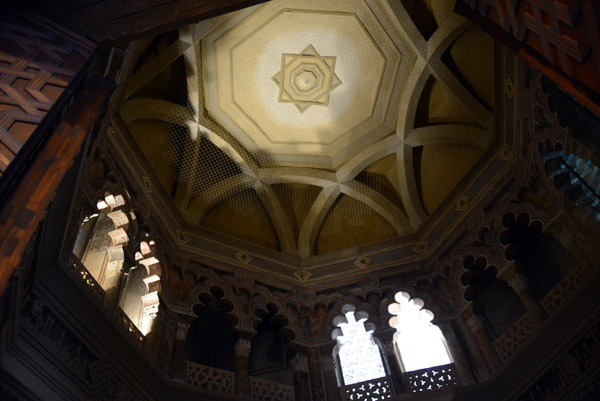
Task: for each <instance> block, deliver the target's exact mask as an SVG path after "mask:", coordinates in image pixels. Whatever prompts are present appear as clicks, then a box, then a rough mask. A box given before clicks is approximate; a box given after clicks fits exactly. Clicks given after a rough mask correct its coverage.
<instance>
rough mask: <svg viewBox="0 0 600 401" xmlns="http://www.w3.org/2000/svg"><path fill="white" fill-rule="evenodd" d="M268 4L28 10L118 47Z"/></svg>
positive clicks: (42, 3)
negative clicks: (149, 36) (58, 10)
mask: <svg viewBox="0 0 600 401" xmlns="http://www.w3.org/2000/svg"><path fill="white" fill-rule="evenodd" d="M265 1H266V0H137V1H123V0H100V1H95V2H89V1H86V2H83V5H82V2H81V1H80V0H62V1H61V2H59V3H61V4H60V6H59V7H60V12H59V13H57V12H56V11H55V10H54V9H53V7H50V6H49V3H51V4H53V5H54V4H56V1H54V0H26V2H27V4H28V6H29V7H30V8H31V9H33V10H36V11H37V12H39V13H42V14H43V15H44V16H46V17H48V18H51V19H53V20H54V21H56V22H58V23H59V24H61V25H63V26H65V27H67V28H70V29H72V30H73V31H75V32H77V33H79V34H82V35H84V36H86V37H88V38H90V39H92V40H94V41H95V42H97V43H99V44H101V45H102V46H115V45H120V44H124V43H127V42H130V41H132V40H135V39H139V38H141V37H144V36H148V35H152V34H156V33H160V32H165V31H167V30H170V29H174V28H179V27H181V26H184V25H188V24H191V23H194V22H198V21H200V20H203V19H207V18H212V17H215V16H217V15H221V14H225V13H229V12H232V11H236V10H239V9H242V8H245V7H249V6H253V5H256V4H259V3H263V2H265Z"/></svg>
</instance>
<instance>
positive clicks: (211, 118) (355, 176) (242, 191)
mask: <svg viewBox="0 0 600 401" xmlns="http://www.w3.org/2000/svg"><path fill="white" fill-rule="evenodd" d="M409 3H410V4H412V3H411V2H406V4H409ZM452 5H453V1H452V0H440V1H435V2H427V7H425V8H418V7H417V8H416V9H413V8H410V7H408V8H407V7H406V6H405V4H404V2H398V1H395V0H394V1H393V0H353V1H333V0H331V1H325V2H323V1H307V0H273V1H270V2H268V3H265V4H262V5H260V6H256V7H252V8H249V9H245V10H241V11H238V12H235V13H232V14H228V15H224V16H220V17H217V18H214V19H210V20H206V21H202V22H199V23H197V24H194V25H190V26H187V27H184V28H181V29H179V30H178V31H173V32H170V33H168V34H164V35H161V36H157V37H155V38H153V39H152V40H148V41H145V42H143V43H141V44H140V56H139V59H138V62H137V67H136V69H135V70H134V71H133V72H132V75H131V77H130V78H129V80H128V83H127V88H126V90H125V94H124V100H123V102H122V104H121V107H120V112H119V117H118V118H117V119H116V120H119V119H121V121H116V126H117V127H118V128H119V131H120V132H122V133H124V134H125V135H126V136H127V135H130V137H131V138H132V139H133V141H134V142H132V143H136V144H137V146H138V147H139V149H138V150H136V151H134V156H133V157H132V158H136V159H145V161H143V162H140V170H143V168H142V167H143V166H151V170H152V171H148V170H146V171H145V173H144V177H145V178H144V179H145V181H144V185H146V186H148V187H149V188H160V190H154V189H152V194H155V195H153V196H156V197H157V198H160V202H159V201H158V199H157V201H156V202H157V204H160V205H162V206H161V208H160V213H164V215H165V216H168V218H169V219H171V220H169V222H168V223H165V225H166V226H168V227H169V228H170V229H172V230H173V231H174V232H175V233H176V235H177V239H178V240H179V241H183V242H185V243H186V246H187V247H189V250H190V251H193V252H196V253H203V254H208V255H217V253H215V252H216V251H215V250H216V249H220V250H221V251H223V252H224V254H226V253H227V252H233V259H235V262H234V263H238V262H240V263H242V264H243V267H247V266H249V265H250V264H252V263H253V262H252V260H258V259H259V258H261V257H264V258H265V259H264V260H268V261H269V263H271V262H272V261H274V260H278V261H282V262H281V265H280V269H281V271H279V273H281V274H295V273H290V272H289V271H288V270H287V269H288V267H289V266H296V267H297V266H303V267H302V268H303V269H305V270H303V271H302V272H300V273H298V275H295V277H298V278H300V279H301V280H304V279H305V277H317V276H318V274H317V271H321V273H319V274H321V275H327V274H333V270H331V269H334V268H333V267H331V266H334V265H335V266H336V267H335V269H338V268H342V267H340V266H342V265H343V266H344V267H343V268H344V269H346V268H347V269H350V270H351V269H352V268H353V267H351V266H346V265H345V264H344V263H345V262H334V261H335V260H342V259H343V258H344V257H347V255H349V254H351V253H352V252H356V250H357V249H368V250H369V251H368V255H370V256H365V257H364V258H363V259H360V261H359V262H357V263H358V264H354V265H352V266H354V268H364V266H366V265H369V264H370V263H372V264H377V263H379V264H385V263H388V264H389V263H392V262H390V260H396V259H394V258H400V257H404V258H413V259H414V258H419V257H422V255H424V254H425V253H427V252H429V250H430V249H433V248H434V247H435V246H437V245H436V244H438V245H439V244H440V243H441V242H443V240H444V235H445V233H446V229H445V227H447V226H448V225H451V224H456V223H455V221H456V220H455V219H457V218H458V217H457V215H458V214H460V213H462V212H463V211H464V210H466V209H468V207H469V205H470V204H473V203H474V202H475V199H474V197H476V196H478V195H477V194H478V193H479V191H480V190H482V189H484V188H486V186H487V185H488V181H489V177H490V176H492V175H493V174H496V173H495V170H494V169H495V168H497V165H496V164H494V163H492V162H491V160H492V157H494V155H497V152H498V151H499V149H500V146H501V144H502V143H503V141H506V139H505V138H504V137H502V136H497V133H496V131H495V130H496V105H495V99H496V94H497V90H498V89H497V88H496V87H495V85H496V84H498V83H500V84H501V82H502V81H501V80H499V79H498V77H496V76H495V71H496V66H497V65H499V63H500V62H499V61H498V60H496V59H495V57H496V56H495V52H494V45H493V41H492V40H491V39H490V38H489V37H487V36H486V35H485V34H483V32H481V31H480V30H479V29H478V28H476V27H474V26H472V25H471V24H470V23H468V22H467V21H466V20H464V19H462V18H461V17H459V16H457V15H455V14H453V13H452ZM499 110H500V112H502V108H499ZM502 135H506V134H505V133H504V132H502ZM488 169H489V171H488ZM140 170H136V171H140ZM492 170H493V171H492ZM484 171H485V174H484V173H482V172H484ZM439 222H443V224H438V223H439ZM235 241H237V242H235ZM233 242H235V245H232V243H233ZM397 249H405V251H406V252H404V251H403V252H404V253H403V252H396V250H397ZM225 250H226V251H225ZM361 252H363V251H361ZM364 252H366V251H364ZM386 252H387V253H388V254H389V259H387V261H386V262H385V263H384V262H383V261H382V260H379V262H376V261H375V260H376V258H375V257H374V256H373V255H375V254H378V253H386ZM246 253H248V255H250V254H251V255H252V256H249V257H245V256H243V255H246ZM219 255H220V254H219ZM239 255H242V256H239ZM265 255H266V256H265ZM402 255H404V256H402ZM230 256H231V255H230ZM211 257H212V256H211ZM361 257H362V256H361ZM336 258H341V259H336ZM230 259H231V258H230ZM324 260H328V261H330V262H327V263H324V262H323V261H324ZM369 260H372V262H371V261H369ZM365 261H366V262H365ZM394 263H395V262H394ZM286 266H287V267H286ZM356 266H358V267H356ZM319 269H320V270H319ZM335 269H334V270H335ZM311 275H312V276H311Z"/></svg>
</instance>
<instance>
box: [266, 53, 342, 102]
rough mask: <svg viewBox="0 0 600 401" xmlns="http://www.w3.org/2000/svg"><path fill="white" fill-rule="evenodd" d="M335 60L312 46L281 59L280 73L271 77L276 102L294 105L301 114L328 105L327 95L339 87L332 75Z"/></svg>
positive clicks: (337, 79)
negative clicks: (277, 90)
mask: <svg viewBox="0 0 600 401" xmlns="http://www.w3.org/2000/svg"><path fill="white" fill-rule="evenodd" d="M335 59H336V58H335V56H325V57H323V56H321V55H320V54H319V53H318V52H317V50H316V49H315V48H314V47H313V45H308V46H307V47H306V48H305V49H304V50H302V51H301V52H300V53H298V54H289V53H284V54H282V55H281V70H280V71H279V72H278V73H277V74H275V75H274V76H273V78H272V79H273V81H274V82H275V83H276V84H277V86H278V87H279V102H280V103H293V104H294V105H295V106H296V108H297V109H298V111H300V112H301V113H302V112H304V111H306V110H308V108H309V107H310V106H313V105H320V106H327V105H328V104H329V94H330V93H331V91H332V90H334V89H335V88H337V87H338V86H340V85H341V84H342V81H340V79H339V77H338V76H337V75H336V73H335Z"/></svg>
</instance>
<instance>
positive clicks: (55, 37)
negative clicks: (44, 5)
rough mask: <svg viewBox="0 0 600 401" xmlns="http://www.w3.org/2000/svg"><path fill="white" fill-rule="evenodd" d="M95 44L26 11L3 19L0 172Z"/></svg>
mask: <svg viewBox="0 0 600 401" xmlns="http://www.w3.org/2000/svg"><path fill="white" fill-rule="evenodd" d="M94 48H95V45H94V44H93V43H92V42H90V41H88V40H86V39H84V38H82V37H79V36H77V35H75V34H73V33H70V32H68V31H66V30H65V29H64V28H61V27H59V26H57V25H55V24H54V23H52V22H49V21H46V20H43V19H39V18H35V17H32V16H30V15H27V14H23V13H3V14H2V16H1V17H0V176H1V175H2V174H3V173H4V171H6V168H7V167H8V165H9V164H10V162H11V161H12V160H13V159H14V157H15V155H16V154H17V153H18V152H19V150H20V149H21V147H22V146H23V144H24V143H25V142H26V141H27V139H28V138H29V137H30V136H31V134H32V133H33V132H34V131H35V129H36V128H37V126H38V124H39V123H40V122H41V121H42V119H43V118H44V116H45V115H46V113H47V112H48V110H50V108H51V107H52V105H53V104H54V103H55V102H56V100H57V99H58V98H59V96H60V95H61V94H62V92H63V91H64V89H65V88H66V87H67V85H68V84H69V83H70V82H71V80H72V79H73V78H74V76H75V75H76V74H77V73H78V72H79V71H80V70H81V69H82V68H83V67H84V65H85V64H86V62H87V61H88V59H89V57H90V56H91V54H92V52H93V50H94Z"/></svg>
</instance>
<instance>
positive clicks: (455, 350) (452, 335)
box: [435, 320, 475, 385]
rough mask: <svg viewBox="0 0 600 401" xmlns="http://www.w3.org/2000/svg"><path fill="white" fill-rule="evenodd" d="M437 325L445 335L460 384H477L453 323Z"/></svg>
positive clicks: (438, 323)
mask: <svg viewBox="0 0 600 401" xmlns="http://www.w3.org/2000/svg"><path fill="white" fill-rule="evenodd" d="M435 325H437V326H438V327H439V328H440V330H441V331H442V334H443V335H444V339H445V340H446V346H447V347H448V351H450V356H451V357H452V361H453V362H454V367H455V368H456V377H457V379H458V382H459V384H461V385H465V384H473V383H475V378H474V377H473V372H471V369H470V368H469V364H468V363H467V359H466V358H465V354H464V352H463V349H462V347H461V346H460V344H459V343H458V339H457V338H456V331H455V329H454V325H453V324H452V321H451V320H444V321H442V322H435Z"/></svg>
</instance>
